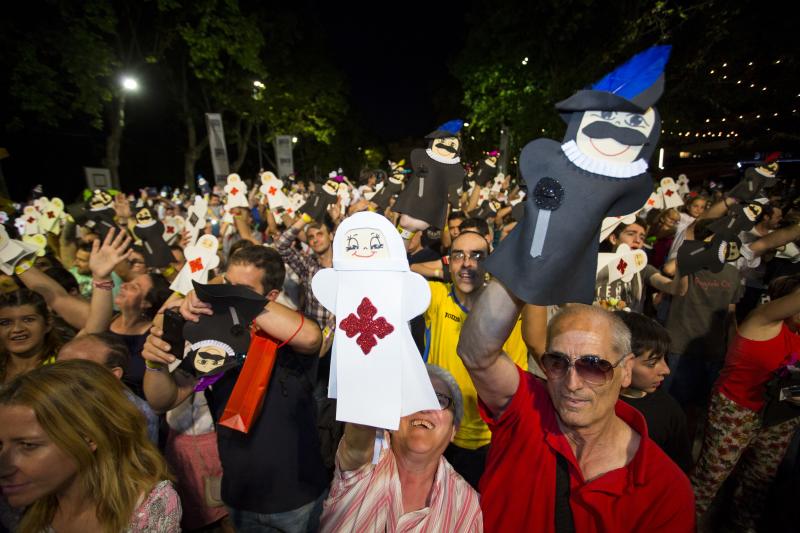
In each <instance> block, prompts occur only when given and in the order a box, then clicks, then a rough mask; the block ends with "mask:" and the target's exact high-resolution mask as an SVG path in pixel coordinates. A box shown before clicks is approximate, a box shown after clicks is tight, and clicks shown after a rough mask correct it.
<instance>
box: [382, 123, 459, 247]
mask: <svg viewBox="0 0 800 533" xmlns="http://www.w3.org/2000/svg"><path fill="white" fill-rule="evenodd" d="M463 125H464V122H463V121H461V120H451V121H450V122H446V123H444V124H442V125H441V126H439V127H438V128H436V129H435V130H434V131H432V132H430V133H429V134H428V135H426V136H425V138H426V139H428V140H429V141H428V148H427V149H425V150H423V149H422V148H416V149H414V150H412V151H411V167H412V168H413V169H414V174H413V175H412V178H411V180H410V181H409V183H408V185H407V186H406V188H405V189H403V192H401V193H400V196H398V198H397V202H396V203H395V204H394V207H393V208H392V210H393V211H394V212H396V213H400V214H401V215H402V216H401V217H400V234H401V235H402V236H403V238H404V239H405V240H407V241H408V240H410V239H411V237H412V236H413V234H414V232H416V231H419V230H425V229H428V227H430V226H433V227H434V228H436V229H443V228H444V226H445V223H446V222H447V213H448V204H449V202H453V201H457V199H458V191H459V189H460V188H461V187H462V185H463V183H464V176H465V173H464V167H463V166H461V158H460V157H459V153H460V150H461V139H459V137H458V132H459V131H460V130H461V127H462V126H463Z"/></svg>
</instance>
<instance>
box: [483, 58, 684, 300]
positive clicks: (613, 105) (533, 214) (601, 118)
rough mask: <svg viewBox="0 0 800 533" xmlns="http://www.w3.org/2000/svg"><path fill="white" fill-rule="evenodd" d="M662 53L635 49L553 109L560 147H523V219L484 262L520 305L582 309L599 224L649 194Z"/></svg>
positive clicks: (589, 294)
mask: <svg viewBox="0 0 800 533" xmlns="http://www.w3.org/2000/svg"><path fill="white" fill-rule="evenodd" d="M670 49H671V47H670V46H654V47H652V48H650V49H648V50H645V51H644V52H642V53H640V54H637V55H635V56H634V57H633V58H631V59H630V60H629V61H628V62H626V63H625V64H623V65H622V66H620V67H618V68H617V69H615V70H614V71H613V72H611V73H610V74H608V75H606V76H605V77H603V78H602V79H601V80H600V81H598V82H596V83H595V84H593V85H592V86H591V87H589V88H588V89H584V90H580V91H577V92H576V93H575V94H574V95H572V96H571V97H569V98H567V99H566V100H563V101H561V102H559V103H558V104H556V109H557V110H558V111H559V112H560V113H561V116H562V118H563V119H564V121H565V122H566V123H567V132H566V135H565V136H564V140H563V142H561V143H559V142H556V141H554V140H551V139H536V140H534V141H531V142H530V143H528V144H527V145H526V146H525V148H523V150H522V154H521V156H520V164H519V169H520V173H521V174H522V177H523V178H524V179H525V183H526V184H527V190H528V195H527V197H526V199H525V201H524V202H523V204H524V206H525V208H524V209H525V211H524V215H523V218H522V221H521V222H520V223H519V224H517V226H516V227H515V228H514V230H512V232H511V233H510V234H509V235H508V237H506V239H504V240H503V241H501V243H500V245H499V246H498V248H497V250H496V251H495V252H494V253H493V254H491V255H490V256H489V257H488V259H487V260H486V263H485V264H486V269H487V270H488V271H489V272H490V273H491V274H492V275H493V276H494V277H496V278H497V279H499V280H500V281H501V282H502V283H503V285H505V287H506V288H507V289H508V290H509V291H511V292H512V293H513V294H514V295H515V296H516V297H517V298H519V299H520V300H523V301H525V302H527V303H531V304H536V305H552V304H562V303H566V302H583V303H591V302H592V300H593V297H594V283H595V271H596V263H597V254H598V248H599V232H600V226H601V223H602V221H603V219H604V218H605V217H610V216H623V215H627V214H628V213H632V212H634V211H636V210H638V209H640V208H641V207H642V206H643V205H644V203H645V202H646V201H647V199H648V197H649V196H650V193H651V192H652V191H653V182H652V179H651V177H650V174H648V173H647V167H648V160H649V159H650V156H651V155H652V154H653V152H654V150H655V148H656V144H657V142H658V137H659V134H660V132H661V119H660V116H659V114H658V111H657V110H656V109H655V107H653V106H654V105H655V103H656V102H657V101H658V99H659V97H660V96H661V94H662V93H663V91H664V67H665V65H666V63H667V59H668V58H669V53H670Z"/></svg>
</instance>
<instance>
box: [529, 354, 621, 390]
mask: <svg viewBox="0 0 800 533" xmlns="http://www.w3.org/2000/svg"><path fill="white" fill-rule="evenodd" d="M624 359H625V358H624V357H623V358H622V359H620V360H619V361H617V362H616V363H614V364H611V362H610V361H607V360H605V359H603V358H602V357H600V356H599V355H581V356H580V357H578V358H576V359H575V360H574V361H573V360H572V359H570V358H569V357H567V356H566V355H564V354H563V353H559V352H546V353H545V354H543V355H542V369H543V370H544V372H545V374H547V377H548V378H551V379H561V378H563V377H564V376H566V375H567V372H568V371H569V369H570V367H575V372H577V373H578V375H579V376H580V377H581V379H582V380H584V381H585V382H586V383H590V384H592V385H603V384H605V383H606V382H607V381H608V380H609V379H610V378H611V375H612V374H613V373H614V369H615V368H616V367H617V366H618V365H619V364H620V363H621V362H622V361H623V360H624Z"/></svg>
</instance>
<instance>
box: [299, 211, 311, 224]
mask: <svg viewBox="0 0 800 533" xmlns="http://www.w3.org/2000/svg"><path fill="white" fill-rule="evenodd" d="M300 218H302V219H303V222H305V223H306V224H311V223H312V222H314V219H313V218H311V217H310V216H309V214H308V213H303V214H302V215H300Z"/></svg>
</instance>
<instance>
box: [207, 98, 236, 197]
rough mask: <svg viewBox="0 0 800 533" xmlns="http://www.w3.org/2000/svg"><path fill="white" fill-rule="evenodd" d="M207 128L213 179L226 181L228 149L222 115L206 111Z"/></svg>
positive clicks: (228, 170)
mask: <svg viewBox="0 0 800 533" xmlns="http://www.w3.org/2000/svg"><path fill="white" fill-rule="evenodd" d="M206 128H207V129H208V147H209V149H210V151H211V165H212V166H213V167H214V181H215V182H216V183H222V184H223V185H224V184H225V183H226V180H227V179H228V174H230V167H229V166H228V149H227V148H226V146H225V131H224V130H223V129H222V115H220V114H219V113H206Z"/></svg>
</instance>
